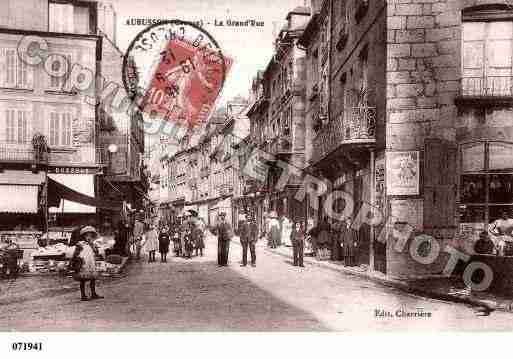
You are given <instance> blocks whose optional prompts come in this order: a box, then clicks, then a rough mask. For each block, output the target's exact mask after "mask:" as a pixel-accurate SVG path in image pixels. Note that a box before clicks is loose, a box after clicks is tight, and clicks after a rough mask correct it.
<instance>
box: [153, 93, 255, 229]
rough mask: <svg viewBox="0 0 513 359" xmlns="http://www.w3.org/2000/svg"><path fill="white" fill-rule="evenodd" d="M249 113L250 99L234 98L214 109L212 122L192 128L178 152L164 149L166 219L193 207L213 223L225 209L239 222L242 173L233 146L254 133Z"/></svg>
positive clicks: (164, 216) (230, 216) (180, 144)
mask: <svg viewBox="0 0 513 359" xmlns="http://www.w3.org/2000/svg"><path fill="white" fill-rule="evenodd" d="M246 111H247V102H246V101H245V100H243V99H234V100H232V101H230V102H228V104H227V107H226V111H225V112H223V113H214V114H213V115H212V117H211V119H210V121H209V122H208V123H205V124H202V125H200V127H198V128H194V129H192V130H190V131H188V132H187V133H186V134H185V135H184V136H183V137H182V138H181V139H180V141H179V143H178V147H177V148H176V150H175V151H173V152H166V151H164V153H163V156H162V158H161V161H162V166H163V169H164V173H162V174H161V177H163V178H161V186H162V187H161V193H162V194H164V196H163V197H165V198H167V200H164V201H161V218H166V220H168V221H171V222H172V221H174V220H176V218H177V217H179V216H181V215H183V214H184V213H185V212H187V210H189V209H190V210H194V211H197V212H198V215H199V216H200V217H201V218H202V219H203V220H204V221H205V223H207V224H209V225H213V224H215V223H216V221H217V216H218V214H219V213H220V212H225V213H226V214H227V219H228V220H230V221H232V220H233V221H234V222H235V219H234V218H236V213H237V211H236V210H235V211H234V210H233V205H232V197H233V195H234V190H235V187H236V186H237V182H238V172H237V170H236V156H234V153H235V149H234V146H235V145H236V144H237V143H239V142H240V141H241V140H242V139H244V138H245V137H246V136H247V135H248V134H249V120H248V119H247V117H246V116H245V113H246ZM165 194H167V196H165ZM163 212H170V214H166V215H163V214H162V213H163ZM233 213H235V215H234V214H233Z"/></svg>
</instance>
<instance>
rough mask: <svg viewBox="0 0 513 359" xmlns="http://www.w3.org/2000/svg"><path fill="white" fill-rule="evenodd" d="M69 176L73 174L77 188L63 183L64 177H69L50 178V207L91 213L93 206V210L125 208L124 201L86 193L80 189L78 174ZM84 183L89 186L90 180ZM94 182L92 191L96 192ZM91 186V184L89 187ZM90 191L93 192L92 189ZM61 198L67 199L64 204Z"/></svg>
mask: <svg viewBox="0 0 513 359" xmlns="http://www.w3.org/2000/svg"><path fill="white" fill-rule="evenodd" d="M69 176H73V177H71V179H73V180H74V182H73V186H74V187H75V188H77V189H73V188H70V187H71V186H67V185H66V184H65V183H61V180H62V178H65V179H68V178H67V177H60V178H58V177H55V178H48V205H49V206H50V207H59V206H64V208H63V209H64V212H66V213H90V211H91V210H90V209H91V208H92V209H93V211H94V210H95V208H103V209H110V210H121V209H122V208H123V202H122V201H107V200H104V199H102V198H98V197H94V195H92V196H91V195H89V194H86V193H84V191H80V190H79V188H78V187H79V184H78V180H79V178H78V175H69ZM84 183H86V186H87V183H90V181H85V182H83V183H82V184H84ZM92 183H93V187H92V191H93V193H94V182H92ZM89 187H90V185H89V186H88V188H89ZM88 191H89V192H91V189H89V190H88ZM61 200H64V201H65V202H64V204H63V203H61ZM68 202H71V203H68ZM79 205H82V206H79ZM66 208H67V209H66ZM52 212H59V210H57V211H55V210H54V211H52Z"/></svg>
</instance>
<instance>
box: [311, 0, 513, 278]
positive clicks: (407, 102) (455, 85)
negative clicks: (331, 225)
mask: <svg viewBox="0 0 513 359" xmlns="http://www.w3.org/2000/svg"><path fill="white" fill-rule="evenodd" d="M312 9H313V14H312V17H311V19H310V23H309V25H308V27H307V30H306V31H305V34H304V35H303V37H302V39H301V44H303V46H305V48H306V51H307V60H306V62H307V64H308V66H309V71H308V72H307V99H308V100H309V101H308V105H307V116H306V118H307V123H306V133H307V145H306V148H307V151H306V163H307V165H308V167H307V170H308V172H309V173H313V174H315V176H316V177H317V178H320V179H325V180H326V183H327V184H328V187H329V190H328V192H327V194H329V193H330V192H333V190H343V191H345V192H347V193H349V194H350V195H351V198H352V202H354V203H353V204H354V210H353V211H352V212H351V213H352V216H353V219H356V220H358V214H361V213H362V212H361V211H360V209H361V208H362V206H363V208H364V209H365V206H369V205H370V206H371V207H374V212H375V216H373V218H374V220H372V219H370V217H369V216H367V217H365V218H363V222H368V223H370V224H372V225H368V224H363V225H361V226H360V225H358V228H359V232H360V241H359V243H358V252H359V259H358V261H359V263H360V264H366V265H368V266H369V267H370V268H372V269H377V270H380V271H383V272H386V273H387V274H389V275H391V276H397V277H409V276H429V275H439V274H447V268H446V266H447V263H448V259H449V256H450V253H449V252H447V251H446V250H445V249H446V248H455V249H458V250H461V251H463V252H465V253H472V251H473V250H472V248H473V242H474V241H475V240H476V239H477V237H478V234H479V232H480V231H483V230H486V229H487V228H488V225H489V224H490V223H491V222H493V221H494V220H496V219H497V218H498V217H499V216H500V215H501V213H502V212H503V211H509V210H510V209H511V207H512V204H511V200H512V198H513V197H511V192H510V188H511V187H512V184H511V182H510V178H511V177H510V174H511V170H512V168H513V166H512V164H511V160H510V159H509V158H510V157H511V156H512V155H513V147H512V145H511V126H510V124H509V123H508V122H507V118H508V117H509V116H510V113H511V96H512V92H511V75H512V73H511V71H512V69H511V67H512V56H511V51H510V49H511V46H512V43H511V41H512V35H511V33H512V32H511V29H512V26H513V23H512V19H513V17H512V12H511V11H512V9H513V7H512V4H509V3H504V2H500V3H498V2H493V1H464V0H448V1H434V2H432V1H379V0H375V1H372V0H369V1H359V0H348V1H337V0H331V1H328V0H326V1H322V2H320V3H319V4H318V3H317V2H312ZM326 26H327V27H328V28H329V35H326V34H324V33H323V30H324V29H326ZM326 39H327V40H326ZM325 41H328V44H329V48H330V50H329V56H328V58H327V59H326V60H325V59H324V58H323V55H322V50H320V49H322V47H323V43H324V42H325ZM324 61H325V62H327V63H328V69H329V86H328V88H329V92H328V94H327V97H328V99H329V101H328V104H327V108H328V110H327V111H325V110H324V108H325V106H326V105H324V104H323V98H324V96H326V95H325V93H324V92H323V91H321V89H322V86H323V83H324V81H323V80H325V79H326V77H325V76H324V71H325V70H324V69H323V62H324ZM319 62H320V64H319ZM325 113H326V114H325ZM318 114H320V116H319V115H318ZM308 134H311V136H309V135H308ZM308 141H311V147H309V145H308ZM327 194H326V195H321V196H319V198H318V202H317V203H314V204H312V203H309V211H310V212H309V216H310V215H313V217H315V219H317V220H321V219H322V218H323V217H324V216H325V215H326V211H325V209H326V208H325V206H324V202H325V201H326V198H327V197H328V196H327ZM332 205H333V206H332V207H333V208H332V209H335V210H336V209H337V208H338V207H340V209H343V208H344V203H336V202H335V203H334V204H332ZM316 208H317V209H319V211H315V209H316ZM359 219H360V221H361V220H362V218H361V217H360V218H359ZM331 221H333V220H332V219H331ZM398 233H399V235H398ZM419 234H427V235H428V236H429V237H426V238H428V240H427V241H425V242H424V244H423V245H424V247H422V246H421V248H420V247H419V248H416V247H415V245H416V244H415V243H416V242H415V241H414V238H415V236H416V235H419ZM404 236H406V237H407V238H408V240H407V241H406V242H402V239H403V238H405V237H404ZM417 238H418V237H417ZM382 239H386V240H385V241H382ZM398 243H399V244H400V245H399V247H398ZM437 248H438V249H440V253H435V252H436V249H437ZM412 253H413V254H412ZM433 253H434V254H433ZM435 254H436V255H435ZM431 255H432V256H433V257H432V258H431V257H430V256H431ZM420 257H423V258H424V259H421V260H419V258H420ZM426 258H427V259H426Z"/></svg>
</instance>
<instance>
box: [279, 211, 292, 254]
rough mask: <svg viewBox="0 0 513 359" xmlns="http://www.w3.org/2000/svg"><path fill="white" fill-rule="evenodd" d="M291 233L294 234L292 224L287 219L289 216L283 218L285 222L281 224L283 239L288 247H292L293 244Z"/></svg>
mask: <svg viewBox="0 0 513 359" xmlns="http://www.w3.org/2000/svg"><path fill="white" fill-rule="evenodd" d="M291 233H292V222H291V221H290V220H289V219H288V218H287V216H283V221H282V223H281V238H282V242H283V244H284V245H286V246H287V247H291V246H292V242H291Z"/></svg>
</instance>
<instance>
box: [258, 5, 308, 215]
mask: <svg viewBox="0 0 513 359" xmlns="http://www.w3.org/2000/svg"><path fill="white" fill-rule="evenodd" d="M309 16H310V10H309V8H308V7H298V8H295V9H294V10H292V11H290V12H289V13H288V15H287V17H286V20H287V23H286V25H285V26H284V27H283V29H282V30H281V31H280V33H279V35H278V37H277V38H276V40H275V53H274V56H273V58H272V60H271V61H270V62H269V64H268V65H267V68H266V69H265V71H264V73H263V86H264V90H263V93H265V94H268V95H269V98H268V101H269V104H268V106H267V105H266V104H262V106H267V108H266V109H265V110H266V111H267V113H266V114H265V118H264V127H263V128H260V129H259V130H260V131H263V134H262V135H261V136H260V138H261V141H262V142H261V143H262V145H263V146H261V147H262V149H263V150H265V151H266V152H267V153H269V154H270V155H271V158H272V160H271V161H270V163H269V176H268V179H267V202H268V208H266V210H267V211H276V212H277V214H278V215H279V216H282V215H286V216H287V217H289V218H291V219H297V220H299V219H300V218H304V216H305V207H304V203H303V202H299V201H296V200H295V193H296V191H297V188H298V183H299V176H297V175H295V174H292V175H291V178H290V179H289V181H288V183H287V185H286V186H285V188H277V184H278V180H279V178H280V176H281V175H282V172H283V169H282V166H280V165H279V164H278V163H277V161H282V162H284V163H288V164H290V165H292V166H294V167H295V168H297V169H298V170H301V169H303V168H304V164H305V158H304V152H305V110H306V104H305V98H306V88H305V84H306V67H305V51H304V50H303V49H302V48H301V47H300V46H298V41H299V38H300V37H301V35H302V34H303V31H304V30H305V27H306V24H307V22H308V19H309ZM265 87H267V88H265ZM266 101H267V99H266Z"/></svg>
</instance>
